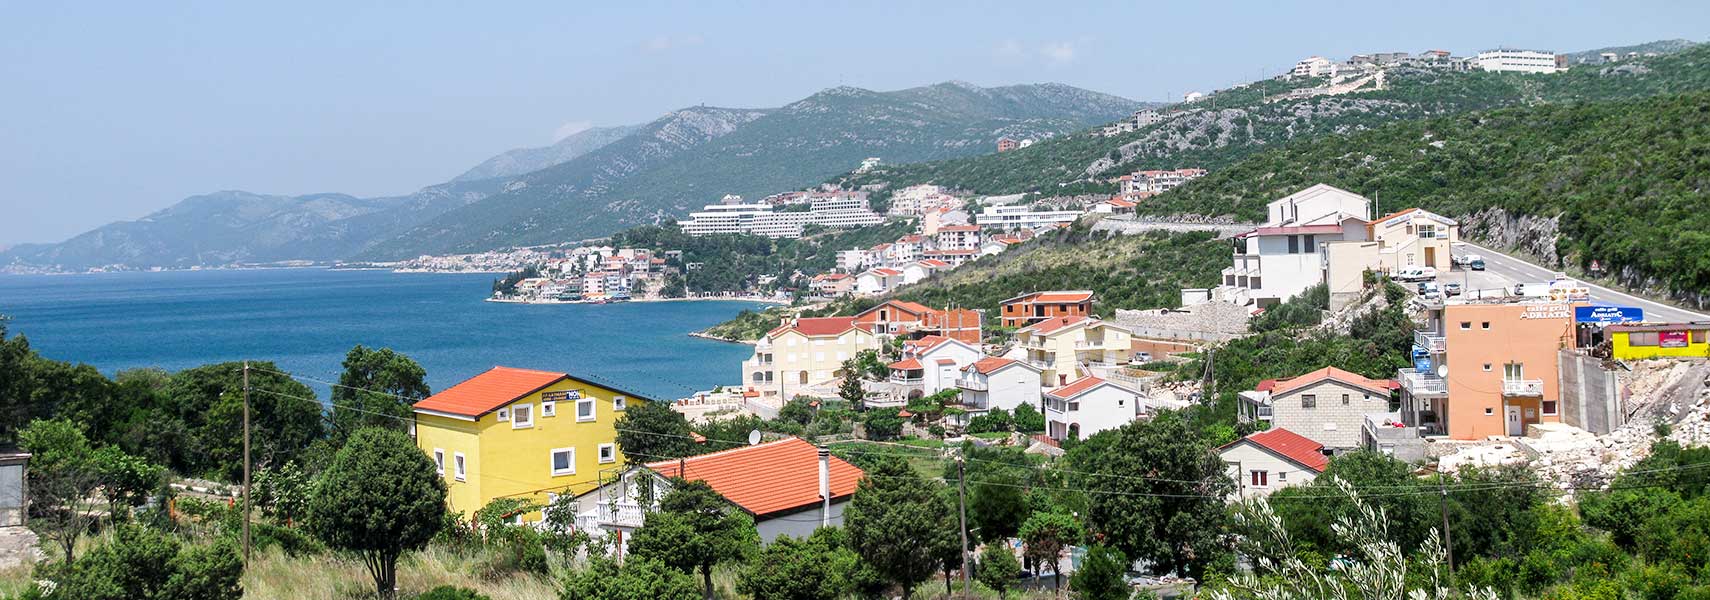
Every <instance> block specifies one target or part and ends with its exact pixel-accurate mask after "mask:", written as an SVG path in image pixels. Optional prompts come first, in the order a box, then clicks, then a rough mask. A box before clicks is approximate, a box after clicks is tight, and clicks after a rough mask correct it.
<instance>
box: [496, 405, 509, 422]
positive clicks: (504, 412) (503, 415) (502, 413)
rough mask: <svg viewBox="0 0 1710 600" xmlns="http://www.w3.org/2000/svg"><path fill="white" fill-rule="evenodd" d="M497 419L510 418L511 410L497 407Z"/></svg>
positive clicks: (506, 419)
mask: <svg viewBox="0 0 1710 600" xmlns="http://www.w3.org/2000/svg"><path fill="white" fill-rule="evenodd" d="M499 420H500V421H509V420H511V411H510V410H509V409H504V408H501V409H499Z"/></svg>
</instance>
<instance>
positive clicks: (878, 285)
mask: <svg viewBox="0 0 1710 600" xmlns="http://www.w3.org/2000/svg"><path fill="white" fill-rule="evenodd" d="M902 284H903V272H902V271H899V270H896V269H892V268H889V267H875V268H872V269H867V270H865V271H862V272H861V274H860V275H856V276H855V295H857V296H879V295H883V294H884V293H886V292H889V291H891V290H894V289H896V288H897V286H900V285H902Z"/></svg>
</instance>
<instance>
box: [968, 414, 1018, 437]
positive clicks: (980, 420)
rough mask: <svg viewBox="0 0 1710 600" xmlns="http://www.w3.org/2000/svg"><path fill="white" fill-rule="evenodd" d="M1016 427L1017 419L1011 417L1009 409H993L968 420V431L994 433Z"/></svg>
mask: <svg viewBox="0 0 1710 600" xmlns="http://www.w3.org/2000/svg"><path fill="white" fill-rule="evenodd" d="M1014 428H1015V419H1013V418H1011V417H1010V415H1009V411H1007V410H1004V409H1001V408H994V409H991V410H990V411H987V412H986V414H983V415H980V416H977V417H974V418H972V419H969V420H968V433H992V432H999V431H1010V430H1011V429H1014Z"/></svg>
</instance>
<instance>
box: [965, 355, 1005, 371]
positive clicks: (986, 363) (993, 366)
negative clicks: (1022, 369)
mask: <svg viewBox="0 0 1710 600" xmlns="http://www.w3.org/2000/svg"><path fill="white" fill-rule="evenodd" d="M1013 364H1017V363H1016V361H1015V360H1013V359H1008V358H1004V357H1001V356H987V357H985V358H982V359H980V360H977V361H974V364H971V365H968V368H970V369H973V370H974V371H975V372H978V373H984V374H991V373H992V372H994V371H997V370H998V369H1002V368H1004V367H1007V366H1010V365H1013Z"/></svg>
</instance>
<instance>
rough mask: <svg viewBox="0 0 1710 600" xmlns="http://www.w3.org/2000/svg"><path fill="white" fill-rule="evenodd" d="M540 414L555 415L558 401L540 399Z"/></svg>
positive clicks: (543, 415) (542, 415) (545, 415)
mask: <svg viewBox="0 0 1710 600" xmlns="http://www.w3.org/2000/svg"><path fill="white" fill-rule="evenodd" d="M540 416H541V417H556V416H558V403H557V402H553V401H551V400H541V401H540Z"/></svg>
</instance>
